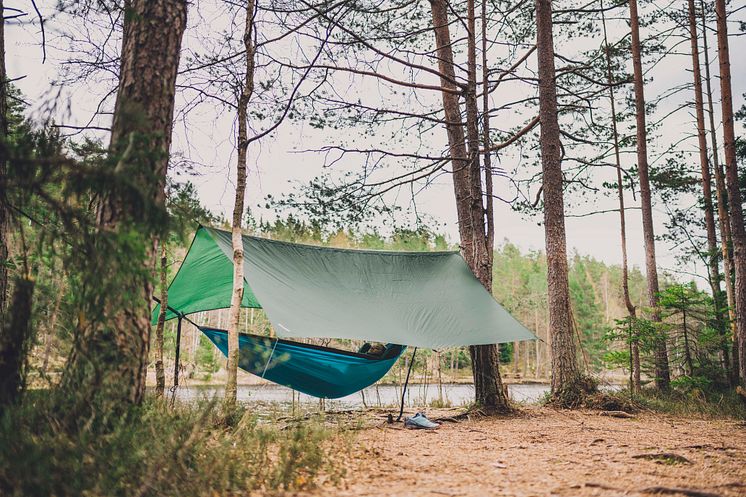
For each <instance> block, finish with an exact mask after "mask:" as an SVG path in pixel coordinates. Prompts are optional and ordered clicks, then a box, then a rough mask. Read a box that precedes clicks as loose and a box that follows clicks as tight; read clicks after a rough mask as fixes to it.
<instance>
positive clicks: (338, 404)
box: [176, 383, 549, 409]
mask: <svg viewBox="0 0 746 497" xmlns="http://www.w3.org/2000/svg"><path fill="white" fill-rule="evenodd" d="M547 392H549V385H546V384H514V385H508V393H509V394H510V398H511V399H512V400H514V401H516V402H524V403H534V402H538V401H539V400H541V399H542V398H543V397H544V395H545V394H546V393H547ZM223 393H224V388H223V387H215V386H181V387H179V389H178V391H177V393H176V398H177V399H179V400H181V401H184V402H194V401H197V400H200V399H208V400H209V399H212V398H214V397H217V398H222V397H223ZM298 395H299V394H298V393H297V392H296V394H295V397H296V402H298ZM440 398H441V394H440V391H439V388H438V385H433V384H430V385H424V384H415V385H409V387H408V388H407V394H406V398H405V404H406V405H407V406H408V407H420V406H428V405H430V404H431V403H432V402H433V401H437V400H439V399H440ZM363 399H364V400H363ZM400 399H401V389H400V388H399V386H398V385H379V386H372V387H369V388H366V389H365V390H363V391H362V393H361V392H357V393H354V394H352V395H348V396H347V397H342V398H340V399H334V400H327V401H326V406H327V409H351V408H360V407H363V406H364V405H367V406H368V407H371V406H379V407H387V406H394V405H399V402H400ZM442 400H443V401H444V403H445V404H446V405H450V406H454V407H455V406H461V405H464V404H468V403H470V402H472V401H473V400H474V385H471V384H460V383H450V384H444V385H443V391H442ZM238 401H239V402H242V403H251V402H261V403H278V404H285V403H287V404H290V403H292V402H293V391H292V390H291V389H289V388H287V387H283V386H279V385H239V387H238ZM318 402H319V400H318V399H317V398H315V397H310V396H308V395H305V394H300V403H306V404H315V405H318Z"/></svg>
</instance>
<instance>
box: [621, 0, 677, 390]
mask: <svg viewBox="0 0 746 497" xmlns="http://www.w3.org/2000/svg"><path fill="white" fill-rule="evenodd" d="M629 17H630V28H631V30H632V47H631V48H632V66H633V69H634V93H635V113H636V121H637V169H638V171H639V179H640V204H641V208H642V231H643V238H644V240H645V271H646V273H647V283H648V305H649V306H650V307H651V308H652V309H653V315H652V316H651V317H652V320H653V321H654V322H660V320H661V318H660V312H659V311H658V310H657V307H658V292H659V287H658V267H657V263H656V258H655V228H654V227H653V201H652V194H651V191H650V179H649V173H648V146H647V128H646V123H645V121H646V119H645V90H644V83H643V78H644V76H643V72H642V48H641V44H640V19H639V16H638V13H637V0H630V1H629ZM670 383H671V374H670V371H669V367H668V350H667V347H666V339H665V337H658V339H657V340H656V344H655V384H656V386H657V387H658V388H659V389H660V390H668V389H669V386H670Z"/></svg>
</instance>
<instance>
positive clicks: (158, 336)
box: [155, 238, 168, 398]
mask: <svg viewBox="0 0 746 497" xmlns="http://www.w3.org/2000/svg"><path fill="white" fill-rule="evenodd" d="M159 244H160V246H161V258H160V271H159V274H160V280H161V308H160V312H159V313H158V324H157V325H156V327H155V395H156V397H161V398H162V397H163V394H164V393H165V391H166V372H165V370H164V367H163V329H164V328H165V326H166V313H167V312H168V281H167V269H168V254H167V253H166V243H165V242H164V241H163V239H162V238H161V240H160V242H159Z"/></svg>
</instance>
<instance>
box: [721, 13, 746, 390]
mask: <svg viewBox="0 0 746 497" xmlns="http://www.w3.org/2000/svg"><path fill="white" fill-rule="evenodd" d="M715 12H716V15H717V36H718V61H719V63H720V96H721V109H722V110H721V114H722V119H723V148H724V149H725V178H726V181H727V183H728V208H729V210H730V233H731V240H732V242H733V265H734V267H735V271H736V284H735V288H734V300H735V304H736V309H735V311H736V332H737V337H736V338H737V340H736V341H737V342H738V357H739V376H740V379H741V382H742V383H744V384H746V227H744V224H743V211H742V207H741V191H740V190H739V188H738V164H737V163H736V137H735V129H734V126H733V95H732V91H731V76H730V54H729V49H728V25H727V19H726V17H725V16H726V11H725V0H715Z"/></svg>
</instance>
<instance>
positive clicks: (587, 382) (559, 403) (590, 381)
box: [547, 375, 598, 409]
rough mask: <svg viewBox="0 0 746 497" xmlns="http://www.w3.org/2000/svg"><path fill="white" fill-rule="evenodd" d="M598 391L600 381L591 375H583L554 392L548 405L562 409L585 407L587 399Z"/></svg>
mask: <svg viewBox="0 0 746 497" xmlns="http://www.w3.org/2000/svg"><path fill="white" fill-rule="evenodd" d="M597 393H598V382H597V381H596V380H595V379H594V378H593V377H591V376H585V375H581V376H579V377H578V379H577V380H576V381H575V382H573V383H571V384H569V385H566V386H565V387H564V388H562V389H560V390H556V391H555V392H553V393H552V396H551V397H550V398H549V401H548V402H547V405H549V406H552V407H559V408H560V409H576V408H578V407H584V405H585V402H586V400H587V399H588V398H589V397H590V396H591V395H593V394H597Z"/></svg>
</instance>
